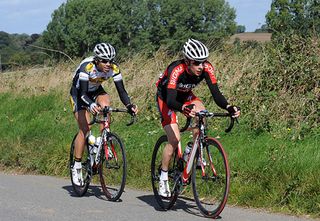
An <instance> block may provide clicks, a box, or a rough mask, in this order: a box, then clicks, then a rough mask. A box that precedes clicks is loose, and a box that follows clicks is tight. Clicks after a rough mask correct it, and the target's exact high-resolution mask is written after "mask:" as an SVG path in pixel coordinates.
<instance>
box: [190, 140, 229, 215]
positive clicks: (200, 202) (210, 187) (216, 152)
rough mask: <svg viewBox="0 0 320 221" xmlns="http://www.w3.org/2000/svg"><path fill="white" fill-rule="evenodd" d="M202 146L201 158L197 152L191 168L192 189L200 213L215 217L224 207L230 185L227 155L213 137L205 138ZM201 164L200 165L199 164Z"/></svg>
mask: <svg viewBox="0 0 320 221" xmlns="http://www.w3.org/2000/svg"><path fill="white" fill-rule="evenodd" d="M203 145H204V147H203V160H202V163H200V162H199V161H200V160H198V158H199V155H200V154H199V153H198V154H197V156H198V157H196V159H195V161H194V163H193V169H192V190H193V195H194V199H195V201H196V204H197V206H198V208H199V209H200V211H201V213H202V214H203V215H204V216H206V217H211V218H216V217H218V216H219V214H220V213H221V212H222V210H223V209H224V207H225V205H226V203H227V198H228V193H229V185H230V171H229V166H228V160H227V155H226V153H225V151H224V149H223V147H222V146H221V144H220V143H219V141H217V140H216V139H214V138H207V139H206V140H205V142H204V144H203ZM199 165H202V166H199Z"/></svg>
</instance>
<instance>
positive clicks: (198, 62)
mask: <svg viewBox="0 0 320 221" xmlns="http://www.w3.org/2000/svg"><path fill="white" fill-rule="evenodd" d="M204 62H206V61H192V64H193V65H196V66H199V65H200V64H203V63H204Z"/></svg>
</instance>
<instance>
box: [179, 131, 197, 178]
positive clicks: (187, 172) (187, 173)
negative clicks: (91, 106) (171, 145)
mask: <svg viewBox="0 0 320 221" xmlns="http://www.w3.org/2000/svg"><path fill="white" fill-rule="evenodd" d="M198 141H199V135H197V137H196V139H195V142H194V144H193V146H192V150H191V152H190V156H189V159H188V161H187V166H186V167H185V168H184V170H183V174H182V180H183V182H184V183H186V182H187V181H188V179H189V176H190V172H191V169H192V165H193V163H192V162H193V160H194V157H195V155H196V152H197V149H198ZM178 155H179V157H182V152H181V142H179V153H178Z"/></svg>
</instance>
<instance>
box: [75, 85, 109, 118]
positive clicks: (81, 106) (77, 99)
mask: <svg viewBox="0 0 320 221" xmlns="http://www.w3.org/2000/svg"><path fill="white" fill-rule="evenodd" d="M102 94H107V92H105V90H104V89H103V87H102V86H101V85H100V86H99V88H98V89H97V90H95V91H92V92H88V93H87V95H88V97H89V98H90V99H91V100H93V101H96V98H97V97H98V96H99V95H102ZM70 103H71V108H72V111H73V113H75V112H78V111H80V110H86V109H87V107H88V105H87V104H86V103H85V102H84V101H83V100H82V99H81V97H80V91H79V90H78V89H77V88H76V87H72V88H71V90H70Z"/></svg>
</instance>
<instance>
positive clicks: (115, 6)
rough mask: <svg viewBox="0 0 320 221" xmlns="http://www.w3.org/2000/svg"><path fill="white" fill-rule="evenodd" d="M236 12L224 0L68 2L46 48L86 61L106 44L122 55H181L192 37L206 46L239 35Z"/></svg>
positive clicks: (45, 35) (56, 13)
mask: <svg viewBox="0 0 320 221" xmlns="http://www.w3.org/2000/svg"><path fill="white" fill-rule="evenodd" d="M234 19H235V11H234V9H232V8H230V6H229V4H228V3H226V2H225V1H224V0H193V1H183V0H112V1H111V0H68V1H67V2H66V3H65V4H62V5H61V6H60V7H59V8H58V9H57V10H55V11H54V13H53V14H52V21H51V22H50V23H49V24H48V26H47V30H46V31H45V32H44V33H43V37H42V42H43V44H44V45H45V46H48V47H51V48H53V49H56V50H61V51H64V52H65V53H67V54H69V55H72V56H84V55H85V54H86V53H88V52H90V51H91V50H92V48H93V47H94V45H95V44H96V43H98V42H101V41H107V42H110V43H112V44H113V45H115V46H116V49H118V51H120V52H123V53H125V52H129V51H130V52H131V51H133V52H136V51H140V50H149V51H154V50H157V49H158V48H159V47H160V46H162V45H164V46H167V47H168V48H169V49H170V50H172V51H176V50H180V49H181V44H182V43H183V42H184V41H186V40H187V39H188V38H190V37H193V38H197V39H199V40H202V41H207V40H211V39H222V38H224V37H226V36H228V35H231V34H233V33H235V31H236V24H235V22H234Z"/></svg>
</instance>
